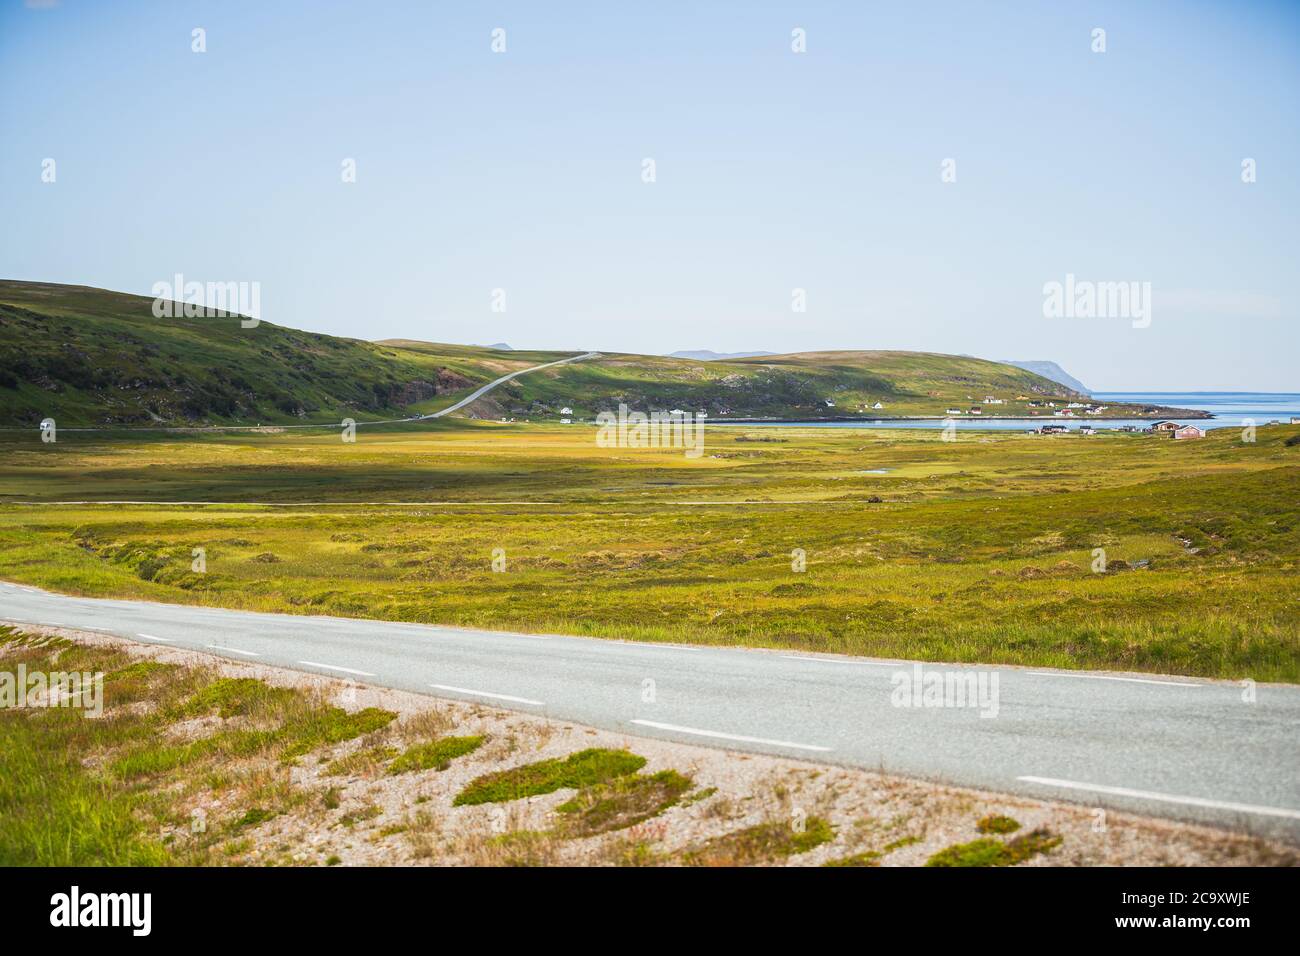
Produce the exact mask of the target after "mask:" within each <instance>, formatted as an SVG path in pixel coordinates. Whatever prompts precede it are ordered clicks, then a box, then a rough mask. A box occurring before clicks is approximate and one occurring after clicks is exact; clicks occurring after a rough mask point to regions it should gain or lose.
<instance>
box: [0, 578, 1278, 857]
mask: <svg viewBox="0 0 1300 956" xmlns="http://www.w3.org/2000/svg"><path fill="white" fill-rule="evenodd" d="M0 620H5V621H11V622H17V623H28V624H46V625H52V626H61V627H72V628H84V629H91V630H98V631H103V632H106V633H111V634H116V635H119V636H122V637H128V638H132V639H134V640H137V641H141V642H148V643H157V644H164V645H166V646H170V647H181V648H189V649H193V650H198V651H202V652H205V653H210V654H217V655H220V656H223V657H228V658H231V659H234V660H246V661H256V662H258V663H262V664H268V665H275V666H282V667H289V668H293V669H296V670H305V671H314V672H317V673H321V674H327V675H331V676H334V677H338V678H342V679H345V680H346V679H351V680H355V681H357V682H360V683H365V684H375V685H381V686H385V687H392V688H398V689H401V690H407V691H415V692H419V693H425V694H430V695H433V696H437V697H448V698H455V699H460V700H473V701H480V702H483V703H487V704H493V705H496V706H500V707H503V708H508V709H513V710H521V711H527V712H530V713H536V714H542V715H546V716H549V717H553V718H557V719H561V720H568V721H576V722H579V723H583V724H587V725H590V726H595V727H601V728H605V729H609V730H616V731H621V732H624V733H626V734H629V735H640V736H648V737H667V738H671V739H674V740H680V741H684V742H689V743H694V744H700V745H704V746H715V747H720V748H725V749H728V750H742V751H755V752H760V753H770V754H778V755H784V756H790V757H802V758H806V759H809V760H815V761H823V762H829V763H837V764H843V765H849V766H854V767H862V768H866V769H871V770H876V769H879V770H884V771H888V772H891V773H898V774H904V775H907V776H912V777H920V778H925V779H931V780H938V781H942V782H946V783H953V784H959V785H965V786H971V787H979V788H985V789H990V790H995V791H1003V792H1010V793H1017V794H1024V795H1029V796H1035V797H1047V798H1053V799H1061V800H1067V801H1071V802H1076V803H1080V804H1084V805H1086V806H1093V807H1107V808H1113V809H1122V810H1130V811H1134V812H1139V813H1145V814H1150V815H1153V816H1163V817H1170V818H1176V819H1183V820H1191V821H1198V822H1204V823H1213V824H1218V825H1223V826H1229V827H1232V828H1234V829H1238V830H1245V831H1248V832H1251V833H1257V834H1260V835H1265V836H1272V837H1276V838H1282V839H1286V840H1288V841H1290V842H1296V843H1300V687H1292V686H1276V685H1262V686H1258V687H1256V688H1255V689H1254V690H1255V700H1254V702H1253V703H1249V702H1246V701H1245V700H1243V695H1244V694H1245V690H1244V688H1243V687H1242V686H1241V685H1239V684H1236V683H1229V682H1221V681H1202V680H1194V679H1189V678H1162V677H1147V676H1143V675H1136V674H1128V675H1121V674H1100V673H1097V672H1084V671H1050V670H1043V669H1032V668H1011V667H998V668H983V667H957V666H946V665H928V664H927V665H925V666H924V669H923V674H929V673H931V672H932V671H937V672H939V673H941V674H944V675H948V674H951V675H955V676H961V677H963V678H965V677H973V678H975V679H976V680H977V681H978V680H979V679H981V677H982V679H983V680H984V682H985V683H984V693H985V696H984V697H983V698H977V700H976V701H975V704H976V706H919V707H918V706H900V703H901V700H900V699H899V698H900V695H902V694H903V691H904V690H907V691H908V693H907V694H906V702H907V703H908V704H915V703H917V702H918V701H919V702H920V703H922V704H924V703H925V702H926V697H925V695H924V693H922V694H920V695H917V696H914V695H913V694H912V693H911V687H910V682H911V681H912V680H913V678H914V676H915V669H914V668H915V665H913V664H912V663H909V662H891V661H880V660H871V659H866V658H846V657H834V656H829V655H813V654H800V653H797V652H781V651H768V650H748V649H735V648H705V647H683V646H678V645H668V644H639V643H629V642H619V641H605V640H596V639H591V638H581V637H567V636H560V635H527V634H511V633H502V632H494V631H470V630H463V629H457V628H450V627H434V626H425V625H415V624H398V623H390V622H384V621H363V620H351V619H344V618H330V617H305V616H297V615H288V614H258V613H251V612H244V611H231V610H222V609H217V608H200V607H185V606H178V605H165V604H153V603H146V602H135V601H114V600H98V599H90V598H78V597H69V596H65V595H59V594H52V593H48V592H44V591H40V590H38V589H36V588H30V587H26V586H21V585H14V584H5V583H0ZM994 677H996V679H997V685H996V686H997V690H996V698H994V691H993V679H994ZM904 678H906V680H907V681H908V682H909V684H908V685H903V684H902V681H903V680H904ZM921 686H922V688H924V687H925V679H924V678H923V680H922V682H921ZM949 700H950V701H952V702H954V703H955V698H949ZM995 700H996V706H994V701H995ZM981 714H987V715H988V716H981Z"/></svg>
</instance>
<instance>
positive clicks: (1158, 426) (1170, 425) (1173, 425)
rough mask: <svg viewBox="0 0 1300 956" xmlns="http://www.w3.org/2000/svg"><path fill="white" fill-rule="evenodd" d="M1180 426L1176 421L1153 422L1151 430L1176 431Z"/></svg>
mask: <svg viewBox="0 0 1300 956" xmlns="http://www.w3.org/2000/svg"><path fill="white" fill-rule="evenodd" d="M1180 427H1181V426H1180V425H1179V424H1178V423H1177V422H1153V423H1152V425H1151V430H1152V431H1153V432H1176V431H1178V429H1179V428H1180Z"/></svg>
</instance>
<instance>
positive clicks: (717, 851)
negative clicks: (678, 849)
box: [682, 817, 835, 866]
mask: <svg viewBox="0 0 1300 956" xmlns="http://www.w3.org/2000/svg"><path fill="white" fill-rule="evenodd" d="M834 838H835V831H834V830H833V829H832V828H831V825H830V823H829V822H828V821H826V820H824V819H822V818H821V817H808V818H807V819H804V820H800V821H799V822H797V823H796V822H795V821H792V820H771V821H768V822H766V823H759V824H756V825H755V826H752V827H745V828H744V829H742V830H735V831H733V832H731V833H725V834H723V835H722V836H718V837H714V838H713V839H711V840H709V841H708V842H707V843H705V844H704V845H703V846H701V847H699V848H698V849H695V850H690V851H687V852H686V853H685V854H684V855H683V858H682V860H683V862H684V863H686V864H687V865H688V866H752V865H754V864H759V863H778V862H780V861H782V860H784V859H786V858H787V857H791V856H794V855H796V854H798V853H807V852H808V851H809V850H811V849H814V848H815V847H818V846H821V845H822V844H823V843H827V842H829V841H830V840H832V839H834Z"/></svg>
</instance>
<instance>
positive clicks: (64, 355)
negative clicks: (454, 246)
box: [0, 281, 1197, 427]
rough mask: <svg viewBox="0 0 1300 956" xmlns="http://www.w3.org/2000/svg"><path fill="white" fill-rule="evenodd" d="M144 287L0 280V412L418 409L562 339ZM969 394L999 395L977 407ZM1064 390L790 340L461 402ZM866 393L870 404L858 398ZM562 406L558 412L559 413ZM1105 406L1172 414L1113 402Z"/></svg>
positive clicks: (801, 406) (750, 408)
mask: <svg viewBox="0 0 1300 956" xmlns="http://www.w3.org/2000/svg"><path fill="white" fill-rule="evenodd" d="M152 306H153V299H151V298H148V297H146V296H135V295H125V294H122V293H118V292H107V291H104V290H102V289H91V288H86V287H82V286H66V285H54V284H49V283H33V282H16V281H0V425H5V426H15V425H35V424H36V423H37V422H39V421H40V420H41V419H42V418H45V417H46V416H51V417H53V418H54V419H55V420H56V421H57V422H58V423H59V424H60V425H61V426H64V427H68V426H73V427H75V426H78V425H81V426H95V425H101V426H102V425H130V426H139V425H150V424H167V425H185V424H255V423H259V422H261V423H267V424H285V423H295V422H298V423H317V422H319V423H325V422H338V421H339V420H341V419H342V418H344V417H348V416H351V417H354V418H356V419H357V420H358V421H364V420H367V419H369V420H372V421H373V420H378V419H384V418H404V417H411V416H414V415H417V414H427V413H428V412H431V411H436V410H438V409H440V408H444V407H446V406H447V405H449V404H451V403H452V402H454V401H456V400H458V399H460V398H462V397H464V396H465V395H467V394H468V393H469V392H470V391H472V390H473V389H474V388H477V387H478V386H480V385H482V384H484V383H486V382H489V381H491V380H493V379H496V378H499V377H500V376H502V375H505V374H507V373H509V372H512V371H516V370H518V369H522V368H528V367H530V366H534V365H539V364H542V363H545V362H551V361H555V360H556V359H560V358H564V357H566V356H570V355H573V354H575V353H572V352H511V351H497V350H494V349H489V348H482V347H479V346H467V345H442V344H436V343H429V342H417V341H410V340H405V339H393V340H388V341H382V342H365V341H361V340H359V339H348V338H338V337H336V336H331V335H322V334H320V333H315V332H301V331H298V330H295V329H289V328H284V327H283V326H278V325H273V324H272V323H270V322H261V323H260V324H258V325H257V326H256V327H254V328H242V327H241V325H240V321H239V319H238V318H236V317H230V318H192V319H186V318H175V319H171V318H168V319H159V318H156V317H155V316H154V315H153V308H152ZM986 397H993V398H998V399H1001V400H1002V404H998V405H984V404H983V400H984V398H986ZM1076 399H1081V396H1079V395H1076V394H1075V393H1072V392H1070V391H1069V390H1068V389H1067V388H1066V387H1065V386H1063V385H1058V384H1057V383H1055V382H1053V381H1051V380H1049V379H1046V378H1043V377H1042V376H1040V375H1036V374H1034V373H1033V372H1027V371H1023V370H1021V369H1018V368H1015V367H1013V366H1010V365H1004V364H1001V363H998V362H988V361H984V360H982V359H975V358H967V357H963V356H956V355H936V354H931V353H926V352H805V353H800V354H796V355H766V356H760V357H755V358H748V359H738V360H732V361H726V362H722V361H715V362H702V361H697V360H693V359H681V358H668V357H663V356H651V355H627V354H613V355H610V354H605V355H601V356H599V357H598V358H595V359H589V360H585V361H582V362H575V363H571V364H566V365H561V366H556V367H554V368H551V369H545V370H542V371H539V372H532V373H530V374H528V375H524V376H520V377H519V378H517V379H514V380H513V381H511V382H508V383H506V384H505V385H502V386H500V387H498V388H496V389H494V390H493V391H491V392H490V393H488V394H487V395H485V396H484V397H483V398H481V399H479V400H478V401H477V402H475V403H474V404H473V405H471V406H469V407H468V408H466V409H465V410H464V411H463V413H462V412H458V413H457V414H466V415H470V416H473V417H479V418H496V417H501V416H509V417H513V418H521V419H522V418H527V419H531V420H538V419H543V420H545V419H558V418H561V417H569V416H572V417H576V418H578V419H588V420H590V419H591V418H593V417H594V416H595V415H596V414H597V413H599V412H601V411H605V410H613V409H616V408H617V407H618V405H619V404H620V403H622V404H625V405H627V406H628V407H629V408H630V409H633V410H638V411H652V410H669V409H673V408H680V409H683V410H687V411H692V412H698V411H704V412H707V413H708V414H709V416H710V417H711V418H713V419H714V420H718V419H740V418H755V419H764V418H767V419H791V420H815V419H836V418H864V417H882V418H894V417H913V416H924V417H935V416H940V417H941V416H943V415H945V413H946V411H947V409H949V408H956V409H965V410H966V411H965V412H964V413H963V414H964V415H969V414H970V411H969V410H970V409H971V408H974V407H979V408H980V410H981V411H982V412H983V415H984V417H991V416H993V415H1010V416H1029V415H1030V414H1031V412H1034V411H1037V414H1038V416H1039V417H1044V418H1048V419H1050V418H1051V415H1052V411H1051V409H1050V408H1046V407H1044V408H1040V409H1036V410H1035V409H1031V407H1030V402H1046V401H1048V400H1055V401H1057V402H1058V404H1063V403H1064V402H1069V401H1072V400H1076ZM877 402H879V403H880V405H881V407H880V408H875V407H874V406H875V405H876V403H877ZM566 408H569V409H572V411H571V412H565V411H564V409H566ZM1109 414H1111V415H1134V416H1139V415H1143V414H1145V415H1146V417H1163V416H1172V415H1175V414H1178V415H1180V417H1184V418H1187V417H1196V416H1197V413H1191V414H1188V413H1186V412H1181V413H1180V412H1178V411H1177V410H1174V409H1166V408H1146V409H1144V408H1141V407H1137V406H1127V407H1125V406H1120V405H1113V406H1111V408H1110V410H1109Z"/></svg>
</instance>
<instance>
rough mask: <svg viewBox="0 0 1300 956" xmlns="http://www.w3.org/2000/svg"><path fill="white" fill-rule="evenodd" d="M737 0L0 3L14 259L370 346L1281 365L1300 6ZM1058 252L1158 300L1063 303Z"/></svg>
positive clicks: (1063, 270) (1147, 368)
mask: <svg viewBox="0 0 1300 956" xmlns="http://www.w3.org/2000/svg"><path fill="white" fill-rule="evenodd" d="M739 9H740V8H738V7H732V6H728V5H715V6H711V7H707V8H697V7H695V6H694V5H686V4H672V3H669V4H666V5H657V6H655V7H653V8H626V9H623V8H613V7H606V6H601V5H596V4H586V3H576V4H568V5H561V6H558V7H555V8H552V9H548V10H542V9H538V8H536V7H534V6H532V5H528V4H524V3H492V4H488V5H483V6H473V7H470V6H464V7H454V8H448V9H441V8H428V7H426V6H424V5H421V4H417V3H414V2H395V3H391V4H385V5H383V6H381V7H373V8H365V9H348V8H344V7H333V6H330V7H326V6H318V5H313V4H310V3H306V2H304V0H287V2H283V3H278V4H275V5H259V4H255V3H248V2H235V3H229V4H224V5H222V6H221V7H219V8H213V7H209V6H208V5H205V4H201V3H196V2H185V0H182V2H168V3H161V2H143V3H139V4H136V5H132V6H129V7H118V6H115V5H94V4H89V3H84V2H77V0H63V2H61V3H53V4H52V3H46V2H40V3H30V2H29V3H27V4H24V3H21V2H14V3H9V4H7V5H5V6H4V7H0V141H3V143H4V145H3V147H0V205H2V206H3V207H4V208H5V209H6V211H7V213H8V216H7V218H8V219H9V221H10V222H11V224H12V226H13V228H10V229H8V230H5V233H4V235H3V237H0V274H3V275H7V276H12V277H14V278H19V279H25V280H32V281H47V282H64V283H70V284H76V285H90V286H97V287H101V288H108V289H114V290H119V291H125V292H131V293H136V294H141V295H150V294H151V289H152V286H153V285H154V283H156V282H159V281H160V280H164V281H165V280H169V279H170V278H171V277H172V276H173V275H174V274H176V273H181V274H183V275H185V276H186V277H187V278H191V279H195V280H200V281H215V282H229V281H240V282H257V283H259V285H260V290H261V305H262V308H261V312H260V317H261V318H262V319H264V320H265V321H269V322H274V323H276V324H278V325H284V326H290V327H295V328H301V329H308V330H311V331H318V332H326V333H330V334H334V335H345V336H350V337H354V338H363V339H368V340H378V339H387V338H408V339H420V340H425V341H434V342H459V343H493V342H508V343H510V345H512V346H514V347H515V348H517V349H573V350H579V349H589V348H590V349H599V350H603V351H619V352H632V353H640V354H650V355H662V354H666V353H668V352H672V351H677V350H688V349H709V350H713V351H717V352H740V351H756V350H764V351H772V352H776V353H788V352H808V351H829V350H849V349H852V350H875V349H883V350H906V351H924V352H939V353H945V354H970V355H976V356H978V357H981V358H988V359H990V360H994V361H996V360H998V359H999V358H1000V357H1002V356H1010V357H1013V358H1015V359H1017V360H1041V361H1054V362H1056V363H1058V364H1059V365H1060V366H1061V367H1062V368H1063V369H1065V371H1067V372H1068V373H1069V374H1071V375H1073V376H1075V377H1076V378H1078V379H1080V380H1081V381H1083V382H1084V383H1085V384H1087V385H1088V386H1089V387H1090V388H1092V389H1094V390H1096V391H1125V390H1134V391H1137V390H1141V391H1170V392H1180V391H1246V390H1250V391H1300V377H1298V376H1297V375H1296V373H1295V367H1294V360H1295V356H1296V355H1297V354H1300V321H1298V320H1300V309H1297V305H1296V301H1297V300H1296V294H1295V293H1296V285H1297V275H1296V268H1295V263H1296V262H1297V261H1300V238H1298V237H1297V229H1296V222H1297V220H1298V219H1300V215H1298V214H1300V180H1297V177H1296V176H1295V174H1294V170H1295V169H1296V168H1297V161H1298V160H1300V96H1298V95H1297V94H1298V93H1300V9H1297V7H1296V6H1295V5H1291V4H1286V3H1272V2H1255V3H1242V4H1237V5H1233V6H1228V7H1224V6H1213V5H1208V4H1200V3H1187V4H1182V5H1178V6H1174V5H1172V4H1151V5H1144V6H1142V7H1131V6H1130V5H1126V4H1119V3H1084V4H1079V5H1075V6H1071V7H1069V8H1064V7H1060V8H1058V7H1056V6H1054V5H1043V4H1031V3H1013V4H1008V5H999V6H975V5H969V4H961V3H955V2H954V3H931V4H921V5H909V6H908V7H906V8H899V9H896V8H890V7H886V8H872V9H870V10H866V9H859V8H857V7H856V6H854V5H850V4H832V3H808V4H784V3H770V4H757V5H750V6H746V7H744V14H745V15H744V16H743V17H742V16H739V15H737V11H738V10H739ZM1098 28H1100V29H1104V30H1105V51H1104V52H1095V51H1094V48H1095V46H1096V42H1097V41H1096V39H1095V37H1094V30H1096V29H1098ZM498 29H501V30H504V31H505V33H504V35H498V36H496V37H495V38H494V31H495V30H498ZM195 30H202V31H203V33H202V46H203V51H202V52H195V51H194V49H193V48H194V46H195V44H196V42H197V40H196V38H195V33H194V31H195ZM796 30H801V31H803V33H802V34H801V35H796V34H794V32H793V31H796ZM800 36H801V37H802V41H801V40H800ZM497 39H500V40H501V41H502V42H503V43H504V45H505V49H504V52H494V51H493V44H494V42H497ZM800 42H803V43H804V44H805V52H796V51H795V49H793V48H792V45H793V46H797V45H798V44H799V43H800ZM646 159H652V160H653V161H654V173H655V175H654V181H653V182H647V181H645V170H646V166H645V165H644V161H645V160H646ZM51 160H52V161H54V163H55V166H53V167H51V169H56V170H57V176H56V177H55V178H53V181H50V179H49V178H48V177H46V176H45V171H46V165H47V163H48V162H49V161H51ZM946 160H954V161H955V164H954V165H952V166H951V167H949V166H946V165H945V161H946ZM1246 160H1250V161H1251V162H1252V163H1253V165H1252V169H1253V170H1254V173H1255V181H1253V182H1245V181H1243V165H1242V164H1243V162H1244V161H1246ZM349 162H352V163H354V164H355V166H354V167H353V168H354V169H355V181H345V180H346V178H347V170H348V166H347V164H348V163H349ZM950 171H955V181H952V182H945V181H944V177H945V174H946V173H947V172H950ZM949 178H951V177H949ZM1067 276H1074V277H1077V278H1078V280H1080V281H1081V282H1096V283H1118V282H1134V283H1139V284H1141V283H1149V288H1150V298H1149V300H1148V301H1147V304H1148V305H1149V306H1150V308H1149V310H1148V311H1147V315H1146V317H1145V318H1143V317H1141V316H1139V317H1137V318H1135V319H1133V320H1132V321H1130V319H1129V318H1128V317H1119V318H1113V317H1112V318H1083V317H1070V318H1048V317H1045V314H1044V301H1045V297H1046V293H1045V284H1047V283H1052V282H1062V283H1064V282H1066V281H1067ZM1134 288H1135V289H1136V288H1137V287H1136V286H1135V287H1134ZM496 290H503V293H502V294H501V295H497V294H496ZM795 290H803V301H804V302H806V311H802V312H796V311H794V310H793V309H792V303H793V302H794V301H795V299H796V298H797V296H796V293H795ZM502 301H504V303H505V306H506V307H505V311H494V305H497V306H499V305H500V304H501V302H502ZM1067 314H1068V313H1067ZM1144 322H1145V323H1146V324H1145V325H1144V324H1143V323H1144Z"/></svg>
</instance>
